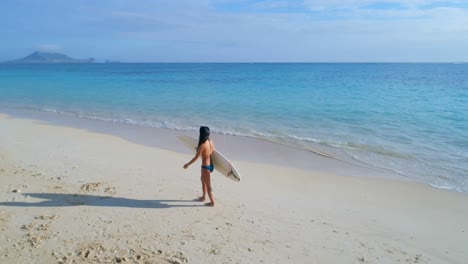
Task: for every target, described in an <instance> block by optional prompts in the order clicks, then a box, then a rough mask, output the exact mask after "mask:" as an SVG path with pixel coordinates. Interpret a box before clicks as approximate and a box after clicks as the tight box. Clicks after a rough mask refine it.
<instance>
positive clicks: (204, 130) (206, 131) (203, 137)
mask: <svg viewBox="0 0 468 264" xmlns="http://www.w3.org/2000/svg"><path fill="white" fill-rule="evenodd" d="M208 139H210V128H209V127H207V126H201V127H200V137H199V139H198V146H200V145H201V144H203V143H205V141H207V140H208Z"/></svg>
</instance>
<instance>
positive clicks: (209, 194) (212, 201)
mask: <svg viewBox="0 0 468 264" xmlns="http://www.w3.org/2000/svg"><path fill="white" fill-rule="evenodd" d="M206 171H207V173H206V178H205V184H206V187H207V191H208V197H210V201H211V202H210V203H209V204H208V205H210V206H214V205H215V202H214V199H213V193H212V192H211V191H212V190H211V174H210V172H209V171H208V170H206Z"/></svg>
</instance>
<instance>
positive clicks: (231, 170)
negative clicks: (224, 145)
mask: <svg viewBox="0 0 468 264" xmlns="http://www.w3.org/2000/svg"><path fill="white" fill-rule="evenodd" d="M177 137H178V138H179V139H180V141H182V143H184V145H185V146H187V147H188V148H189V149H191V150H192V151H193V152H194V153H197V146H198V139H196V138H193V137H189V136H177ZM211 158H212V160H213V165H214V168H215V170H216V171H218V172H219V173H221V174H222V175H224V176H226V177H227V178H228V179H231V180H233V181H236V182H240V179H241V178H240V174H239V171H238V170H237V169H236V168H235V167H234V165H232V163H231V161H229V160H228V159H227V158H226V157H225V156H224V155H223V154H221V152H219V151H218V150H216V148H215V150H214V151H213V154H212V156H211Z"/></svg>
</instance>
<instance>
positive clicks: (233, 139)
mask: <svg viewBox="0 0 468 264" xmlns="http://www.w3.org/2000/svg"><path fill="white" fill-rule="evenodd" d="M0 113H4V114H8V115H11V116H12V117H17V118H26V119H34V120H39V121H42V122H46V123H47V124H50V125H55V126H67V127H73V128H78V129H86V130H89V131H93V132H97V133H103V134H109V135H113V136H118V137H121V138H123V139H125V140H128V141H130V142H133V143H137V144H141V145H144V146H150V147H156V148H162V149H166V150H171V151H176V152H179V153H186V154H187V153H191V152H190V151H188V150H187V149H186V147H185V146H183V145H182V144H181V143H180V142H179V140H178V139H177V135H187V136H192V137H196V136H197V133H198V132H197V131H193V132H191V131H179V130H172V129H168V128H155V127H146V126H139V125H131V124H125V123H115V122H109V121H103V120H93V119H88V118H82V117H77V116H73V115H68V114H60V113H54V112H47V111H37V110H27V109H5V108H0ZM212 137H213V140H214V141H215V143H216V146H217V148H218V150H220V151H221V152H222V153H223V154H225V156H227V157H228V158H229V159H231V160H233V161H249V162H255V163H262V164H274V165H280V166H285V167H292V168H297V169H303V170H308V171H314V172H321V173H331V174H337V175H343V176H353V177H378V178H387V179H397V180H401V181H414V182H421V183H424V184H428V185H431V184H429V183H425V182H424V181H421V180H417V179H414V178H410V177H407V176H405V175H401V174H399V173H397V172H394V171H391V170H388V169H384V168H380V167H374V166H373V165H372V164H369V165H367V166H366V165H365V164H355V163H351V162H348V161H345V160H341V159H339V158H337V157H329V155H328V154H322V153H321V152H320V151H319V150H309V149H303V148H299V147H295V146H290V145H287V144H284V143H278V142H273V141H270V140H267V139H262V138H254V137H249V136H238V135H226V134H218V133H212ZM285 157H286V158H285ZM431 186H432V185H431ZM432 187H434V188H439V187H436V186H432ZM441 189H444V188H441ZM450 190H452V189H450ZM454 191H455V190H454Z"/></svg>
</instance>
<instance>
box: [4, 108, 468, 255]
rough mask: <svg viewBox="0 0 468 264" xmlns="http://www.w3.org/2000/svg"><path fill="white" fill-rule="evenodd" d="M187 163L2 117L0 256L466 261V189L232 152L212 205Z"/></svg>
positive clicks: (174, 155)
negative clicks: (232, 169)
mask: <svg viewBox="0 0 468 264" xmlns="http://www.w3.org/2000/svg"><path fill="white" fill-rule="evenodd" d="M257 151H258V150H257ZM190 158H191V156H190V155H189V154H188V152H187V153H183V152H179V151H174V150H169V149H164V148H158V147H155V146H151V145H147V144H140V143H137V142H133V141H129V140H128V139H126V138H125V137H121V136H116V135H110V134H107V133H98V132H95V131H90V130H87V129H80V128H73V127H66V126H57V125H52V124H50V123H47V122H43V121H38V120H31V119H25V118H14V117H11V116H7V115H0V182H1V185H0V263H466V260H467V259H468V247H467V245H468V195H466V194H463V193H457V192H453V191H449V190H442V189H435V188H433V187H430V186H428V185H425V184H422V183H417V182H409V181H401V180H396V179H388V178H381V177H359V176H349V175H347V172H346V171H344V170H343V173H340V170H338V171H337V173H327V171H326V170H325V171H324V170H314V169H313V167H314V166H312V165H311V166H309V167H308V168H304V167H300V166H299V167H287V166H286V165H284V164H280V165H278V164H266V163H262V162H256V161H255V162H252V161H248V160H242V159H238V160H234V163H235V165H236V167H237V168H238V169H239V171H240V172H241V173H242V177H243V178H242V181H241V182H240V183H235V182H233V181H230V180H228V179H226V178H223V177H222V176H220V175H217V174H214V175H213V176H212V180H213V183H212V185H213V189H214V196H215V199H216V207H214V208H211V207H207V206H204V204H203V203H202V202H199V201H196V198H197V197H198V196H199V195H200V194H201V183H200V176H199V174H200V169H199V166H198V164H196V165H193V166H191V167H190V168H189V169H188V170H184V169H183V168H182V166H183V164H185V163H186V162H187V161H188V160H190ZM285 159H287V157H286V158H285ZM327 164H328V163H327ZM330 164H332V163H330ZM330 166H331V165H330ZM337 166H340V165H337ZM340 168H341V167H340Z"/></svg>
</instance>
